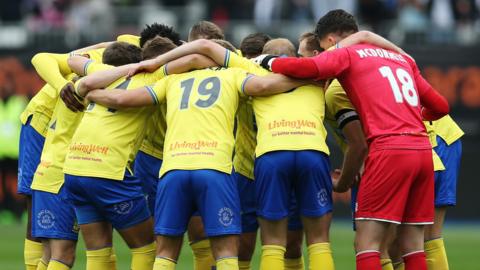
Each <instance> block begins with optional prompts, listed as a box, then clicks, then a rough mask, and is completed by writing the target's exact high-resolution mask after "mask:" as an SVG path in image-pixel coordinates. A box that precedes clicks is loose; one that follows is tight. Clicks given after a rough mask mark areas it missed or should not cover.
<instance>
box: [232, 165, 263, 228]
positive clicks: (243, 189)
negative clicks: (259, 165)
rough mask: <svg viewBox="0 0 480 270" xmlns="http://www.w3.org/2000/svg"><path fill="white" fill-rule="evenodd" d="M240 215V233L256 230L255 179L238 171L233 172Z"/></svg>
mask: <svg viewBox="0 0 480 270" xmlns="http://www.w3.org/2000/svg"><path fill="white" fill-rule="evenodd" d="M234 176H235V178H236V181H237V188H238V196H239V197H240V208H241V215H242V233H249V232H256V231H257V230H258V221H257V207H256V204H255V181H254V180H252V179H250V178H248V177H246V176H243V175H241V174H239V173H235V174H234Z"/></svg>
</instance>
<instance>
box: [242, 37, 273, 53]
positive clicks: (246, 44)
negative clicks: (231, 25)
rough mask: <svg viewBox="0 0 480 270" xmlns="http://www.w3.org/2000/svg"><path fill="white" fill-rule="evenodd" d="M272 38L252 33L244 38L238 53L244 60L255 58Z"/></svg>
mask: <svg viewBox="0 0 480 270" xmlns="http://www.w3.org/2000/svg"><path fill="white" fill-rule="evenodd" d="M271 39H272V38H271V37H270V36H269V35H267V34H264V33H253V34H250V35H248V36H246V37H245V38H244V39H243V40H242V42H241V43H240V51H241V52H242V55H243V56H244V57H246V58H253V57H257V56H259V55H260V54H262V50H263V46H265V43H267V42H269V41H270V40H271Z"/></svg>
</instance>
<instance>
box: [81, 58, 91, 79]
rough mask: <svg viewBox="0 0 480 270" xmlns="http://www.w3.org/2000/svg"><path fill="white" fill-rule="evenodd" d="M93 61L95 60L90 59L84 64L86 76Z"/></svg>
mask: <svg viewBox="0 0 480 270" xmlns="http://www.w3.org/2000/svg"><path fill="white" fill-rule="evenodd" d="M91 63H93V60H92V59H90V60H88V61H87V62H86V63H85V65H84V66H83V75H84V76H86V75H87V69H88V66H90V64H91Z"/></svg>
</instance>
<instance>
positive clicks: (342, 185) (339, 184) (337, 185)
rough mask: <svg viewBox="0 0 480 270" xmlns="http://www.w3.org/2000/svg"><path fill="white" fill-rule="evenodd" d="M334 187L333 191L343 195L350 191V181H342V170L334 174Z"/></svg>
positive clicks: (332, 174) (336, 170)
mask: <svg viewBox="0 0 480 270" xmlns="http://www.w3.org/2000/svg"><path fill="white" fill-rule="evenodd" d="M331 176H332V185H333V191H335V192H339V193H343V192H347V191H348V190H349V189H350V186H349V185H348V184H346V183H348V181H344V180H342V178H341V176H342V170H339V169H335V170H334V171H333V172H332V173H331Z"/></svg>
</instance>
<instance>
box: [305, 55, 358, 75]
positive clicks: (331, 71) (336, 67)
mask: <svg viewBox="0 0 480 270" xmlns="http://www.w3.org/2000/svg"><path fill="white" fill-rule="evenodd" d="M312 59H313V61H314V62H315V66H316V67H317V71H318V76H317V78H316V79H317V80H323V79H330V78H335V77H338V76H339V75H340V74H341V73H342V72H344V71H345V70H347V69H348V68H349V67H350V54H349V53H348V49H347V48H339V49H335V50H331V51H326V52H323V53H321V54H319V55H317V56H315V57H313V58H312Z"/></svg>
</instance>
